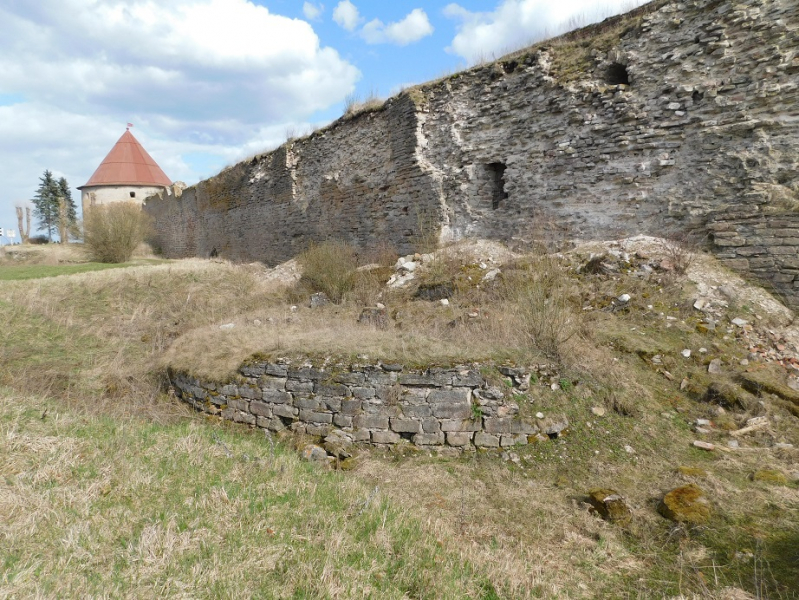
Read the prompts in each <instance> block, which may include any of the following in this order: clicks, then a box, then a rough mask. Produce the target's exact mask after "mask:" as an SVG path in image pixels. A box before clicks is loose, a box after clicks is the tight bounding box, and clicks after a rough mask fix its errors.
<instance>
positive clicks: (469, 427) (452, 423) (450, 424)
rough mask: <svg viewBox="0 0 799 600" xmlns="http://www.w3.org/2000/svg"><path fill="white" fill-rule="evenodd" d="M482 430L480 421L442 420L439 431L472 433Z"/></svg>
mask: <svg viewBox="0 0 799 600" xmlns="http://www.w3.org/2000/svg"><path fill="white" fill-rule="evenodd" d="M481 429H482V427H481V424H480V420H479V419H478V420H477V421H474V420H472V419H442V420H441V431H445V432H447V433H449V432H474V431H480V430H481Z"/></svg>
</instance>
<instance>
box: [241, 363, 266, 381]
mask: <svg viewBox="0 0 799 600" xmlns="http://www.w3.org/2000/svg"><path fill="white" fill-rule="evenodd" d="M239 373H241V374H242V375H244V376H245V377H254V378H256V379H257V378H258V377H260V376H261V375H263V374H264V364H263V363H253V364H251V365H244V366H243V367H241V368H240V369H239Z"/></svg>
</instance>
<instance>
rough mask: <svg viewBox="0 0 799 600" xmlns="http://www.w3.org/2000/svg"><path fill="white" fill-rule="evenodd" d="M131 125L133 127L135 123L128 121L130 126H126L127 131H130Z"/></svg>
mask: <svg viewBox="0 0 799 600" xmlns="http://www.w3.org/2000/svg"><path fill="white" fill-rule="evenodd" d="M131 127H133V123H128V126H127V127H126V129H127V131H130V128H131Z"/></svg>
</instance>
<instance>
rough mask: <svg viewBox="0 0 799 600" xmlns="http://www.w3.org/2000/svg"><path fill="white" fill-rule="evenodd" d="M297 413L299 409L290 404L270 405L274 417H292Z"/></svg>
mask: <svg viewBox="0 0 799 600" xmlns="http://www.w3.org/2000/svg"><path fill="white" fill-rule="evenodd" d="M297 413H299V411H298V410H297V409H296V408H294V407H293V406H291V405H290V404H275V405H274V406H273V407H272V415H274V416H275V417H283V418H285V419H293V418H294V417H296V416H297Z"/></svg>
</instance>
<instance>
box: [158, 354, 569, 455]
mask: <svg viewBox="0 0 799 600" xmlns="http://www.w3.org/2000/svg"><path fill="white" fill-rule="evenodd" d="M239 375H240V376H241V380H240V381H238V382H235V383H224V384H223V383H216V382H203V381H200V380H199V379H197V378H195V377H192V376H190V375H186V374H183V373H172V374H170V380H171V382H172V385H173V386H174V387H175V389H176V391H177V393H178V395H179V396H180V397H181V398H182V399H183V400H184V401H186V402H188V403H189V404H191V405H192V406H194V407H195V408H196V409H197V410H200V411H203V412H206V413H208V414H212V415H219V416H220V417H222V418H224V419H227V420H230V421H235V422H238V423H246V424H248V425H252V426H256V427H260V428H263V429H267V430H270V431H282V430H284V429H291V430H292V431H294V432H298V433H306V434H309V435H314V436H321V437H323V436H327V435H329V434H330V433H331V432H332V431H333V430H334V429H338V430H340V431H342V432H344V433H345V434H346V435H347V436H348V437H349V438H350V439H351V440H352V441H353V442H362V443H369V444H395V443H397V442H399V441H400V440H402V439H403V438H404V439H407V440H409V441H411V442H412V443H414V444H416V445H417V446H443V445H448V446H453V447H456V448H465V447H471V446H475V447H480V448H499V447H508V446H515V445H523V444H527V443H528V442H529V441H533V439H536V436H538V439H546V438H543V437H542V436H543V435H544V434H549V435H557V434H558V433H560V431H561V430H562V429H563V428H564V427H566V425H567V423H566V422H565V421H564V420H563V419H560V420H557V421H554V422H553V421H546V420H536V422H531V421H528V420H525V419H522V418H521V417H520V415H519V406H518V404H516V403H515V402H512V401H510V400H507V399H506V398H505V396H504V393H503V392H502V390H500V389H499V388H494V387H491V386H489V385H488V384H487V383H486V381H485V380H484V379H483V377H482V376H481V375H480V372H479V370H478V369H477V368H476V367H474V366H460V367H454V368H451V369H444V368H441V369H428V370H425V371H413V370H411V371H408V370H406V369H404V368H403V367H402V366H401V365H366V366H363V365H353V366H338V367H336V368H335V369H317V368H315V367H312V366H307V365H301V366H296V365H294V366H293V365H291V364H288V363H283V364H281V363H269V362H255V363H252V364H249V365H246V366H243V367H242V368H241V369H240V371H239ZM527 378H528V380H529V375H528V377H527Z"/></svg>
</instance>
